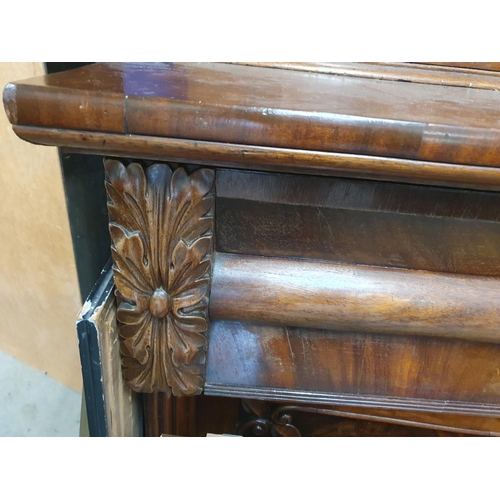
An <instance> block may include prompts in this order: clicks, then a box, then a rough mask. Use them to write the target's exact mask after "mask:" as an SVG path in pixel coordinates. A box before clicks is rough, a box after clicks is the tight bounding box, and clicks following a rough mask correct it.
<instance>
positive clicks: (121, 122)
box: [4, 63, 500, 167]
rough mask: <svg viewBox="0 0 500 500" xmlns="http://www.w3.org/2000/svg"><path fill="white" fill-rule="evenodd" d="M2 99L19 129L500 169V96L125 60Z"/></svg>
mask: <svg viewBox="0 0 500 500" xmlns="http://www.w3.org/2000/svg"><path fill="white" fill-rule="evenodd" d="M256 89H258V92H257V91H256ZM4 104H5V107H6V110H7V114H8V116H9V119H10V121H11V123H12V124H13V125H27V126H36V127H48V128H61V129H71V130H87V131H96V132H114V133H120V134H133V135H146V136H159V137H174V138H179V139H190V140H202V141H215V142H228V143H231V144H242V145H256V146H266V147H279V148H291V149H304V150H315V151H324V152H337V153H354V154H365V155H373V156H384V157H398V158H405V159H413V160H423V161H436V162H452V163H458V164H466V165H480V166H493V167H498V166H500V146H499V144H500V95H499V93H498V92H495V91H489V90H482V89H474V88H470V89H467V90H464V89H463V88H460V87H449V86H440V85H415V84H413V83H409V82H399V81H398V82H396V81H382V80H373V79H366V78H355V77H344V76H337V75H317V74H314V73H310V72H301V71H283V70H280V69H271V68H253V67H247V66H239V65H232V64H215V63H203V64H181V63H175V64H171V63H158V64H142V63H141V64H137V63H125V64H95V65H91V66H86V67H84V68H80V69H76V70H72V71H67V72H63V73H55V74H51V75H48V76H45V77H40V78H34V79H31V80H26V81H24V82H20V83H17V84H9V85H7V87H6V88H5V90H4Z"/></svg>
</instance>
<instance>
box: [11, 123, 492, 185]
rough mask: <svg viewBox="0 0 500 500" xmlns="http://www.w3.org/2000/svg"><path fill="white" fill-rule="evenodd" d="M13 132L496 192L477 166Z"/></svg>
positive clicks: (225, 162)
mask: <svg viewBox="0 0 500 500" xmlns="http://www.w3.org/2000/svg"><path fill="white" fill-rule="evenodd" d="M13 129H14V132H15V133H16V134H17V135H18V136H19V137H20V138H21V139H23V140H26V141H29V142H33V143H35V144H43V145H46V146H58V147H61V148H63V149H64V150H65V151H68V152H80V153H84V154H96V155H107V156H117V157H120V156H121V157H127V158H138V159H150V160H167V161H176V162H181V163H182V162H185V161H190V162H192V163H194V164H198V165H209V166H219V167H229V168H238V169H249V170H261V171H270V172H288V173H298V174H310V175H321V176H336V177H351V178H360V179H373V180H377V179H379V180H387V181H393V182H406V183H417V184H424V185H429V186H447V187H455V188H467V189H476V190H485V191H500V170H498V169H496V168H491V167H481V166H477V165H458V164H452V163H435V162H428V161H417V160H407V159H401V158H384V157H375V156H367V155H356V154H347V153H328V152H323V151H307V150H298V149H289V148H275V147H264V146H248V145H242V144H228V143H219V142H207V141H197V140H190V139H173V138H169V137H150V136H140V135H132V134H127V135H119V134H111V133H101V132H85V131H81V130H78V131H77V130H60V129H54V128H43V127H30V126H22V125H15V126H14V127H13Z"/></svg>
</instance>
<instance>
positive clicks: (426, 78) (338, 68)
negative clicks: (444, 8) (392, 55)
mask: <svg viewBox="0 0 500 500" xmlns="http://www.w3.org/2000/svg"><path fill="white" fill-rule="evenodd" d="M238 64H245V65H248V66H256V67H260V68H277V69H285V70H295V71H310V72H313V73H324V74H328V75H342V76H355V77H359V78H375V79H378V80H391V81H398V82H412V83H424V84H429V85H446V86H451V87H466V88H476V89H487V90H500V81H499V79H498V75H496V74H490V71H499V70H500V64H499V63H426V64H425V65H424V64H422V63H417V64H412V63H394V62H392V63H387V62H385V63H373V62H372V63H348V62H340V63H334V62H316V63H303V62H289V63H283V62H258V63H238ZM433 65H434V66H441V67H433Z"/></svg>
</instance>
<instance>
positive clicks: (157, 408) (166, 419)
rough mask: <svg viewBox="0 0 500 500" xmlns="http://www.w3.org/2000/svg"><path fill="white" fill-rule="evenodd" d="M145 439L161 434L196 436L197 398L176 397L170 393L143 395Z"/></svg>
mask: <svg viewBox="0 0 500 500" xmlns="http://www.w3.org/2000/svg"><path fill="white" fill-rule="evenodd" d="M143 400H144V421H145V431H144V434H145V436H146V437H159V436H160V435H161V434H167V435H172V436H184V437H192V436H196V435H197V434H196V433H197V427H196V423H197V416H196V411H197V408H196V407H197V398H196V397H191V398H186V397H176V396H174V395H173V394H172V393H165V392H153V393H149V394H144V395H143Z"/></svg>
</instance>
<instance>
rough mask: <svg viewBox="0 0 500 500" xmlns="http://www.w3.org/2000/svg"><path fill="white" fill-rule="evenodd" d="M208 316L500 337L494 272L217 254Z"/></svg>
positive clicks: (498, 283) (499, 292)
mask: <svg viewBox="0 0 500 500" xmlns="http://www.w3.org/2000/svg"><path fill="white" fill-rule="evenodd" d="M210 315H211V317H212V318H214V319H219V320H234V321H246V322H250V323H259V324H268V325H286V326H297V327H311V328H326V329H333V330H341V331H346V330H347V331H352V332H371V333H379V334H380V333H382V334H401V332H402V331H404V332H405V335H425V336H430V337H444V338H450V339H467V340H472V341H479V342H494V343H500V331H499V329H498V325H499V324H500V279H498V278H491V277H477V276H474V277H473V276H460V275H456V274H444V273H430V272H422V271H410V270H402V269H395V268H393V269H390V268H376V267H370V266H359V265H358V266H353V265H345V264H334V263H330V262H311V261H307V260H292V259H278V258H274V259H270V258H264V257H249V256H243V255H229V254H216V259H215V264H214V275H213V282H212V293H211V300H210Z"/></svg>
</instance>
